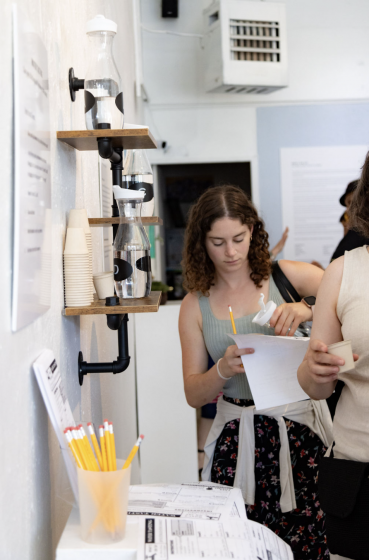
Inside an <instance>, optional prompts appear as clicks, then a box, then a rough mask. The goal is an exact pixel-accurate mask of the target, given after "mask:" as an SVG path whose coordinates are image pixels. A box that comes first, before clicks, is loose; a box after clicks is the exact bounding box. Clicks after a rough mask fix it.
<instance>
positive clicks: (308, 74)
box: [141, 0, 369, 163]
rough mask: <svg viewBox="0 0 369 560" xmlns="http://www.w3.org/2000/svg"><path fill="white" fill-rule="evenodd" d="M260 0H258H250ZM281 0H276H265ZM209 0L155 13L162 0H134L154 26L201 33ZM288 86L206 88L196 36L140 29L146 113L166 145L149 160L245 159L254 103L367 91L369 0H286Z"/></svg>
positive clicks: (252, 140)
mask: <svg viewBox="0 0 369 560" xmlns="http://www.w3.org/2000/svg"><path fill="white" fill-rule="evenodd" d="M256 1H260V0H256ZM269 1H274V2H280V1H282V0H269ZM209 3H210V0H202V1H201V0H180V2H179V18H178V19H171V18H167V19H163V18H161V11H160V6H161V0H141V14H142V24H143V25H144V26H145V27H147V28H149V29H153V30H166V31H171V32H179V33H197V34H202V33H203V16H202V12H203V8H204V7H205V6H207V5H208V4H209ZM285 4H286V14H287V44H288V64H289V86H288V87H287V88H284V89H281V90H279V91H277V92H274V93H272V94H269V95H242V94H237V95H232V94H228V95H227V94H214V93H205V89H204V83H203V53H202V48H201V40H200V39H199V38H196V37H180V36H175V35H168V34H155V33H149V32H148V31H146V30H143V32H142V37H143V41H142V44H143V81H144V85H145V89H146V91H147V94H148V98H149V103H147V104H146V120H147V122H148V123H149V124H150V127H151V128H152V130H153V132H154V134H155V136H156V138H158V139H162V140H165V141H166V142H167V144H168V148H167V150H166V152H165V153H164V152H163V151H162V150H156V152H152V153H151V154H150V157H151V158H152V162H153V163H186V162H187V163H191V162H201V161H203V162H208V161H232V160H233V161H240V160H243V161H246V160H248V161H250V159H251V160H253V159H254V158H255V157H257V142H256V115H255V110H256V107H257V106H261V105H273V104H292V103H299V104H301V103H320V102H334V103H337V102H345V101H357V102H360V101H363V100H367V99H368V98H369V72H368V67H369V33H368V31H369V2H368V1H367V0H325V1H324V2H321V1H320V0H286V1H285Z"/></svg>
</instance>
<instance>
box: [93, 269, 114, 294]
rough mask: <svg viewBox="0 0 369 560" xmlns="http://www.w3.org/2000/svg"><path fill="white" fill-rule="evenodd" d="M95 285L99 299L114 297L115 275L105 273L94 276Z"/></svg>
mask: <svg viewBox="0 0 369 560" xmlns="http://www.w3.org/2000/svg"><path fill="white" fill-rule="evenodd" d="M93 278H94V284H95V288H96V292H97V297H98V298H99V299H105V298H106V297H110V296H113V295H114V273H113V272H104V273H102V274H95V275H94V277H93Z"/></svg>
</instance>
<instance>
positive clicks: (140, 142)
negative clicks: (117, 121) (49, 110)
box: [56, 128, 157, 152]
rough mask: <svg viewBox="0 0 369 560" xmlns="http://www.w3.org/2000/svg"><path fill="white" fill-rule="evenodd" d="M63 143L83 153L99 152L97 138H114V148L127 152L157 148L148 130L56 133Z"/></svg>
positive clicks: (67, 131) (128, 129)
mask: <svg viewBox="0 0 369 560" xmlns="http://www.w3.org/2000/svg"><path fill="white" fill-rule="evenodd" d="M56 137H57V139H58V140H60V141H61V142H65V144H68V145H69V146H72V148H75V149H76V150H80V151H82V152H85V151H92V150H97V138H101V137H104V138H112V141H113V148H124V149H125V150H135V149H136V150H149V149H151V148H157V145H156V142H155V138H154V137H153V136H152V134H151V132H150V130H149V129H148V128H124V129H120V130H110V129H104V130H63V131H58V132H57V133H56Z"/></svg>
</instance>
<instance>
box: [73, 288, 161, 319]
mask: <svg viewBox="0 0 369 560" xmlns="http://www.w3.org/2000/svg"><path fill="white" fill-rule="evenodd" d="M160 300H161V292H151V294H150V295H149V296H148V297H146V298H138V299H121V300H120V302H121V304H120V305H115V306H113V307H107V306H106V305H105V300H104V299H100V300H96V301H94V302H93V303H91V305H88V306H86V307H65V308H64V312H63V315H65V316H67V317H71V316H75V315H116V314H117V315H123V314H124V313H156V312H157V311H159V305H160Z"/></svg>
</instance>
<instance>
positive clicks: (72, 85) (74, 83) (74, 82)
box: [68, 68, 85, 101]
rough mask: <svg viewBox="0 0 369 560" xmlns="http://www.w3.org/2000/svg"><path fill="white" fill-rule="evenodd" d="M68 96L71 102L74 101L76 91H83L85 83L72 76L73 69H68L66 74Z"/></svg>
mask: <svg viewBox="0 0 369 560" xmlns="http://www.w3.org/2000/svg"><path fill="white" fill-rule="evenodd" d="M68 82H69V94H70V98H71V100H72V101H75V100H76V91H79V90H80V89H85V81H84V80H79V79H78V78H76V77H75V76H74V69H73V68H69V72H68Z"/></svg>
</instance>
